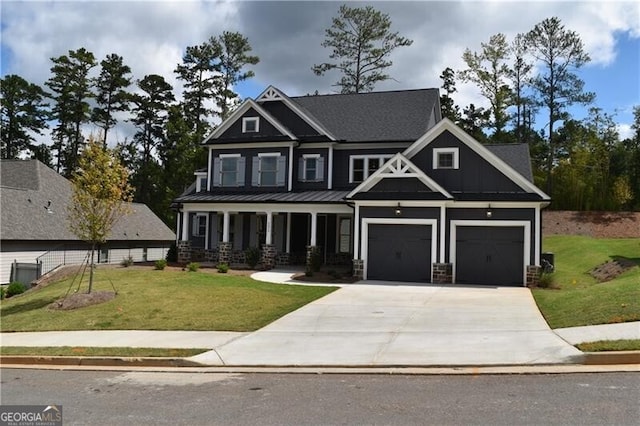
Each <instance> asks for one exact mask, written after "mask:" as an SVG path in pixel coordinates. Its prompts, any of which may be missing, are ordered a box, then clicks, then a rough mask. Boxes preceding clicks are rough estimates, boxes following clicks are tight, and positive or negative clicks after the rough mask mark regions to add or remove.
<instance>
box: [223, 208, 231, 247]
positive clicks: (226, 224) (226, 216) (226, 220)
mask: <svg viewBox="0 0 640 426" xmlns="http://www.w3.org/2000/svg"><path fill="white" fill-rule="evenodd" d="M222 218H223V220H222V242H223V243H228V242H229V222H230V218H229V212H224V214H223V216H222Z"/></svg>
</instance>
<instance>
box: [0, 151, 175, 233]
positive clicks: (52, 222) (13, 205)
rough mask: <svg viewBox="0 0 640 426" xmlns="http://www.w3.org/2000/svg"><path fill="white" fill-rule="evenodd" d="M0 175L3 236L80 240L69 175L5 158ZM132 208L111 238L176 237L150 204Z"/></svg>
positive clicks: (114, 230) (118, 224) (39, 165)
mask: <svg viewBox="0 0 640 426" xmlns="http://www.w3.org/2000/svg"><path fill="white" fill-rule="evenodd" d="M0 177H1V180H0V204H1V206H2V208H1V209H0V238H1V239H2V240H42V241H52V240H57V241H77V240H78V238H77V237H76V236H75V235H74V234H73V233H72V232H71V231H69V229H68V225H67V223H68V219H67V218H68V212H67V206H68V205H69V203H70V202H71V197H72V192H73V191H72V188H71V183H70V182H69V181H68V180H67V179H65V178H64V177H63V176H61V175H59V174H58V173H56V172H55V171H54V170H52V169H50V168H49V167H47V166H45V165H44V164H42V163H41V162H40V161H38V160H2V161H0ZM49 201H51V202H49ZM131 210H132V212H131V213H130V214H128V215H127V216H125V217H124V218H122V219H121V220H119V221H118V222H116V224H115V225H114V227H113V230H112V232H111V236H110V238H109V239H110V240H138V241H173V240H175V234H174V233H173V232H172V231H171V229H169V228H168V227H167V226H166V225H165V224H164V223H163V222H162V221H161V220H160V218H158V217H157V216H156V215H155V214H154V213H153V212H152V211H151V210H150V209H149V207H147V206H146V205H144V204H139V203H131Z"/></svg>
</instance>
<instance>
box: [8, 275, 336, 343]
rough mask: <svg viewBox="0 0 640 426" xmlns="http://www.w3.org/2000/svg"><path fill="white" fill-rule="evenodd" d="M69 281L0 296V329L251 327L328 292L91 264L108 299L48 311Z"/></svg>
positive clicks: (241, 278)
mask: <svg viewBox="0 0 640 426" xmlns="http://www.w3.org/2000/svg"><path fill="white" fill-rule="evenodd" d="M70 283H71V279H67V280H64V281H61V282H58V283H54V284H51V285H49V286H47V287H44V288H42V289H40V290H37V291H30V292H27V293H25V294H23V295H20V296H16V297H12V298H10V299H6V300H3V301H2V303H1V304H0V319H1V321H0V330H1V331H3V332H7V331H51V330H134V329H135V330H221V331H222V330H224V331H253V330H257V329H258V328H261V327H263V326H265V325H267V324H269V323H270V322H272V321H274V320H276V319H277V318H280V317H281V316H283V315H285V314H287V313H289V312H291V311H293V310H295V309H298V308H299V307H301V306H304V305H306V304H307V303H309V302H311V301H313V300H315V299H318V298H320V297H322V296H325V295H326V294H329V293H331V292H332V291H334V290H336V288H335V287H320V286H317V287H316V286H296V285H281V284H271V283H263V282H258V281H255V280H252V279H251V278H249V277H246V276H236V275H227V274H224V275H217V274H211V273H208V272H204V271H200V272H184V271H170V270H164V271H158V270H154V269H152V268H151V267H137V268H98V269H97V270H96V274H95V281H94V290H95V291H97V290H107V291H113V287H112V283H113V286H114V287H115V288H116V289H117V292H118V295H117V296H116V298H115V299H113V300H111V301H109V302H106V303H102V304H99V305H94V306H87V307H84V308H81V309H75V310H70V311H60V310H51V309H48V308H47V305H49V304H50V303H52V302H53V301H55V300H58V299H60V298H61V297H63V296H64V295H65V293H66V292H67V290H68V288H69V286H70ZM81 291H86V285H84V286H83V287H82V289H81Z"/></svg>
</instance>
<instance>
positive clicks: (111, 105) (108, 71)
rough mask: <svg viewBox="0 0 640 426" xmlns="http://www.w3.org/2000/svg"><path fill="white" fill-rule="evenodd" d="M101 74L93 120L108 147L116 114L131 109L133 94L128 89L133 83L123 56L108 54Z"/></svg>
mask: <svg viewBox="0 0 640 426" xmlns="http://www.w3.org/2000/svg"><path fill="white" fill-rule="evenodd" d="M100 66H101V67H102V69H101V71H100V76H99V77H98V78H97V79H96V103H97V104H98V106H96V107H95V108H93V113H92V115H91V119H92V121H93V122H94V123H95V124H97V125H98V126H99V127H100V128H101V129H102V145H103V146H104V147H105V148H106V147H107V133H108V132H109V129H111V128H112V127H113V126H115V125H116V123H117V120H116V119H115V117H114V115H115V114H116V113H118V112H122V111H128V110H129V100H130V97H131V95H130V94H129V93H128V92H127V91H126V89H127V88H128V87H129V85H130V84H131V77H129V76H128V74H131V68H129V66H127V65H124V63H123V58H122V56H118V55H116V54H115V53H112V54H110V55H107V57H106V58H105V59H103V60H102V62H100Z"/></svg>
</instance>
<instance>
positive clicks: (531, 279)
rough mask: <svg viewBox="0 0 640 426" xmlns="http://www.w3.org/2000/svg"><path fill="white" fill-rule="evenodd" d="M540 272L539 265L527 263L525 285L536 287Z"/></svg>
mask: <svg viewBox="0 0 640 426" xmlns="http://www.w3.org/2000/svg"><path fill="white" fill-rule="evenodd" d="M541 274H542V267H541V266H538V265H527V287H536V286H537V285H538V284H539V283H540V275H541Z"/></svg>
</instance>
